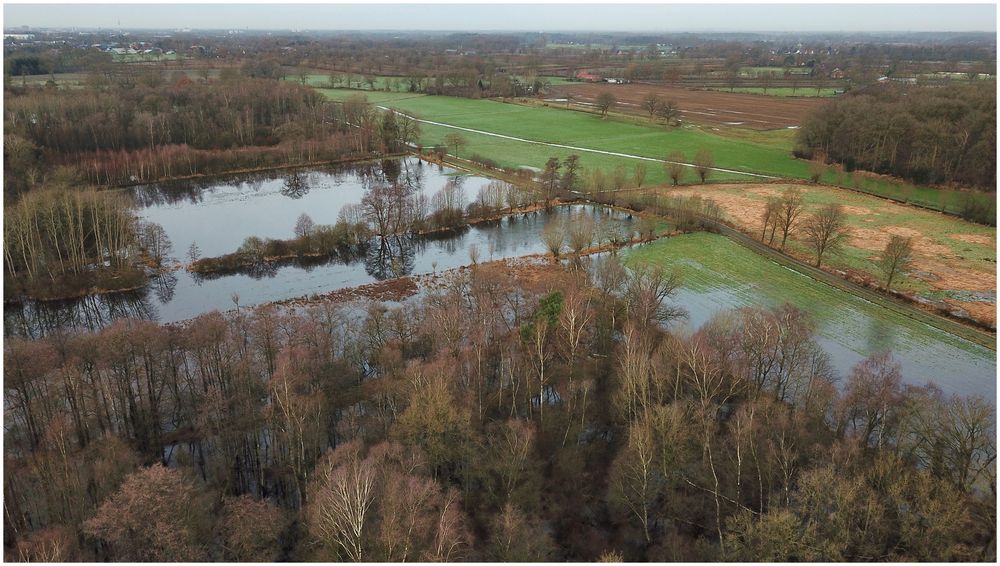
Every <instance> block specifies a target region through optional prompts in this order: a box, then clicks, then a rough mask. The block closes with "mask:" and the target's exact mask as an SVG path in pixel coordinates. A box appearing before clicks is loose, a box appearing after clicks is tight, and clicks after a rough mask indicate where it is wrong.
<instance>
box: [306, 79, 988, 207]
mask: <svg viewBox="0 0 1000 566" xmlns="http://www.w3.org/2000/svg"><path fill="white" fill-rule="evenodd" d="M322 92H323V93H324V94H325V95H326V96H327V97H329V98H331V99H333V100H344V99H345V98H347V97H349V96H355V95H358V94H366V95H367V96H368V99H369V101H370V102H372V103H375V104H379V105H384V106H388V107H391V108H395V109H397V110H400V111H402V112H405V113H407V114H410V115H414V116H416V117H418V118H421V119H424V120H430V121H434V122H440V123H442V124H448V125H452V126H458V127H463V128H470V129H475V130H481V131H485V132H491V133H495V134H501V135H507V136H514V137H518V138H522V139H526V140H533V141H537V142H545V143H555V144H562V145H570V146H574V147H581V148H588V149H593V150H599V151H610V152H615V153H623V154H629V155H636V156H642V157H647V158H653V159H664V158H665V157H666V155H667V154H668V153H670V152H672V151H680V152H682V153H683V154H684V155H685V156H686V158H687V160H688V161H690V160H691V159H692V158H693V156H694V155H695V153H696V152H697V151H698V150H700V149H707V150H709V151H710V152H711V153H712V155H713V157H714V159H715V166H716V167H720V168H725V169H732V170H735V171H745V172H750V173H758V174H764V175H772V176H776V177H784V178H791V179H806V178H808V177H809V175H810V171H809V170H810V164H809V163H807V162H805V161H802V160H797V159H794V158H792V156H791V147H792V144H793V143H794V136H795V130H779V131H772V132H752V131H745V130H741V129H739V128H731V129H728V130H727V131H725V132H722V131H721V130H720V132H719V133H718V134H717V133H713V132H709V131H707V130H705V129H703V128H698V127H693V126H692V127H681V128H665V127H663V126H653V125H650V124H645V123H642V122H641V121H640V120H638V119H636V118H635V117H622V118H621V119H617V118H612V117H609V118H607V119H601V118H600V117H599V116H598V115H596V114H594V113H591V112H581V111H574V110H567V109H563V108H557V107H556V106H551V107H547V106H538V105H533V104H514V103H503V102H499V101H495V100H475V99H468V98H456V97H447V96H422V95H416V94H413V93H393V92H381V91H374V92H372V91H357V90H349V89H322ZM422 131H423V135H422V136H421V140H420V141H421V143H422V144H423V145H425V146H431V145H435V144H440V143H443V140H444V137H445V135H447V134H448V133H450V132H453V131H455V130H454V129H453V128H448V127H445V126H433V125H429V124H423V125H422ZM461 134H462V136H463V137H465V138H466V140H467V144H466V146H465V147H462V148H461V149H460V150H459V151H458V156H459V157H464V158H468V157H470V156H472V155H473V154H478V155H482V156H485V157H489V158H491V159H493V160H495V161H497V162H498V163H500V164H501V165H503V166H508V167H516V166H530V167H538V168H540V167H542V166H544V164H545V161H546V160H547V159H548V158H549V157H559V158H563V157H566V156H568V155H570V154H574V153H576V154H579V155H580V159H581V164H582V165H583V166H584V167H586V168H595V167H597V168H602V169H605V170H606V171H610V170H611V169H612V168H614V167H615V166H617V165H619V164H621V165H624V166H625V167H626V168H627V169H628V170H629V171H631V170H632V168H633V167H634V166H635V165H636V163H639V162H641V161H640V160H636V159H632V158H627V157H615V156H608V155H598V154H593V153H584V152H580V151H576V150H570V149H562V148H555V147H550V146H540V145H537V144H529V143H524V142H521V141H516V140H507V139H502V138H497V137H494V136H488V135H482V134H476V133H473V132H464V131H463V132H461ZM645 164H646V167H647V169H648V177H647V179H646V184H647V185H650V184H661V183H666V182H667V181H668V179H667V175H666V173H665V172H664V171H663V168H662V167H660V166H659V165H658V164H656V163H653V162H645ZM710 180H714V181H723V180H744V181H746V180H749V181H752V180H760V179H755V178H754V177H751V176H746V175H739V174H727V173H722V172H713V173H712V175H711V177H710ZM822 180H823V182H825V183H828V184H834V185H838V186H842V187H847V188H854V189H857V190H859V191H863V192H867V193H870V194H875V195H879V196H887V197H890V198H894V199H897V200H900V201H904V202H911V203H914V204H919V205H921V206H927V207H930V208H934V209H937V210H946V211H951V212H958V211H960V210H961V202H962V199H963V198H964V197H965V193H962V192H959V191H951V190H946V189H936V188H931V187H920V186H914V185H911V184H908V183H905V182H900V181H890V180H887V179H881V178H874V177H870V176H864V175H860V174H856V175H851V174H845V173H838V172H837V171H835V170H834V169H833V168H827V170H826V171H825V172H824V174H823V176H822ZM693 181H694V175H693V173H689V176H688V182H693ZM977 198H990V197H989V196H978V197H977Z"/></svg>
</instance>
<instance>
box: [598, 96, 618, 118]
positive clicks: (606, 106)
mask: <svg viewBox="0 0 1000 566" xmlns="http://www.w3.org/2000/svg"><path fill="white" fill-rule="evenodd" d="M596 103H597V109H598V110H599V111H600V112H601V118H605V117H607V115H608V111H609V110H611V109H612V108H614V106H615V105H616V104H618V99H617V98H615V95H614V94H611V93H610V92H608V91H604V92H602V93H601V94H598V95H597V100H596Z"/></svg>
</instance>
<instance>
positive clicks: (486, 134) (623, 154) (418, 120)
mask: <svg viewBox="0 0 1000 566" xmlns="http://www.w3.org/2000/svg"><path fill="white" fill-rule="evenodd" d="M376 108H379V109H381V110H387V111H390V112H395V113H396V114H399V115H400V116H405V117H407V118H409V119H411V120H415V121H417V122H420V123H422V124H430V125H432V126H441V127H442V128H452V129H454V130H462V131H463V132H471V133H473V134H481V135H484V136H492V137H495V138H502V139H505V140H511V141H518V142H523V143H531V144H535V145H544V146H548V147H558V148H561V149H569V150H573V151H581V152H585V153H598V154H601V155H610V156H612V157H624V158H626V159H638V160H640V161H652V162H654V163H670V164H674V165H683V166H685V167H691V168H692V169H694V168H696V167H695V165H693V164H691V163H684V162H683V161H667V160H665V159H656V158H655V157H645V156H642V155H632V154H629V153H618V152H616V151H605V150H603V149H591V148H587V147H577V146H573V145H564V144H561V143H550V142H543V141H537V140H529V139H525V138H518V137H514V136H508V135H504V134H498V133H495V132H487V131H485V130H476V129H473V128H464V127H462V126H455V125H453V124H445V123H443V122H434V121H431V120H423V119H420V118H417V117H416V116H410V115H409V114H404V113H403V112H400V111H399V110H395V109H393V108H389V107H388V106H377V107H376ZM708 169H710V170H712V171H718V172H720V173H732V174H734V175H746V176H748V177H754V178H757V179H778V178H779V177H773V176H771V175H761V174H760V173H747V172H746V171H738V170H736V169H723V168H721V167H709V168H708Z"/></svg>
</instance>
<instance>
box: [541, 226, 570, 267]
mask: <svg viewBox="0 0 1000 566" xmlns="http://www.w3.org/2000/svg"><path fill="white" fill-rule="evenodd" d="M565 240H566V235H565V230H563V226H562V223H561V222H557V221H554V220H553V221H549V222H548V223H547V224H546V225H545V228H544V229H543V230H542V241H543V242H545V247H546V248H547V249H548V250H549V253H551V254H552V257H553V258H556V259H558V258H559V254H560V253H561V252H562V247H563V242H564V241H565Z"/></svg>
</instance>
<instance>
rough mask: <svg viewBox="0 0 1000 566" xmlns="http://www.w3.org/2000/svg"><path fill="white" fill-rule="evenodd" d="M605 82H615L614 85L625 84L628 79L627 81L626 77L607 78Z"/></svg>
mask: <svg viewBox="0 0 1000 566" xmlns="http://www.w3.org/2000/svg"><path fill="white" fill-rule="evenodd" d="M604 82H606V83H609V84H613V85H623V84H625V83H626V82H628V81H626V80H625V79H614V78H607V79H604Z"/></svg>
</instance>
